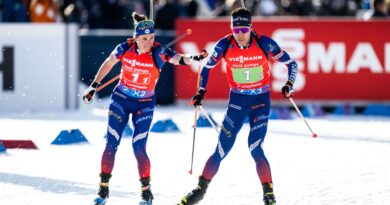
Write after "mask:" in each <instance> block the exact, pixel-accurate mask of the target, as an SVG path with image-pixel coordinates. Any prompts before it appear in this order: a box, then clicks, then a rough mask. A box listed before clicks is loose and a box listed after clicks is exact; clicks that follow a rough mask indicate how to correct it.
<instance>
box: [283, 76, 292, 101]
mask: <svg viewBox="0 0 390 205" xmlns="http://www.w3.org/2000/svg"><path fill="white" fill-rule="evenodd" d="M282 95H283V96H284V97H285V98H289V97H292V96H293V95H294V90H293V83H292V82H291V81H290V80H289V81H287V82H286V84H285V85H284V86H283V87H282Z"/></svg>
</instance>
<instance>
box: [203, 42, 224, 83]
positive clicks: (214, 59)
mask: <svg viewBox="0 0 390 205" xmlns="http://www.w3.org/2000/svg"><path fill="white" fill-rule="evenodd" d="M228 44H229V41H228V39H227V37H224V38H222V39H220V40H219V41H218V42H217V43H216V45H215V46H214V50H213V53H212V55H211V56H210V57H209V59H208V61H207V63H206V65H205V66H204V67H203V68H202V71H201V72H200V82H199V90H205V89H206V86H207V82H208V79H209V73H210V69H212V68H214V67H215V66H216V65H218V64H219V63H220V62H221V60H222V58H223V53H224V51H225V49H227V46H228Z"/></svg>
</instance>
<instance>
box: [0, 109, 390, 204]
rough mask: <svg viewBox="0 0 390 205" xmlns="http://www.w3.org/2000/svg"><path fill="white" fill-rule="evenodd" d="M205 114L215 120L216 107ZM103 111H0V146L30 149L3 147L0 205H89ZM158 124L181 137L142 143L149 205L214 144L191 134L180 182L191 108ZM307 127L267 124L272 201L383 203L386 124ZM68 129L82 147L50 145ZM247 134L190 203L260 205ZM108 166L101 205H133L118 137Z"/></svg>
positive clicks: (182, 187)
mask: <svg viewBox="0 0 390 205" xmlns="http://www.w3.org/2000/svg"><path fill="white" fill-rule="evenodd" d="M96 104H98V103H96ZM94 107H95V108H94ZM205 108H206V109H207V110H208V112H210V113H211V114H212V116H213V117H214V119H215V120H216V121H218V122H221V121H222V118H223V115H224V109H223V108H208V107H207V105H206V107H205ZM106 111H107V110H105V109H104V108H100V109H99V108H96V105H95V106H93V105H92V106H89V107H86V106H85V105H82V108H81V110H80V111H78V112H65V113H58V112H49V111H48V112H46V113H25V112H24V113H8V114H4V113H1V114H0V139H32V140H33V141H34V142H35V143H36V144H37V146H38V147H39V150H10V149H8V150H7V153H6V154H1V155H0V204H1V205H49V204H50V205H53V204H55V205H65V204H66V205H69V204H72V205H78V204H80V205H85V204H92V203H91V202H92V201H93V199H94V198H95V196H96V192H97V188H98V182H99V177H98V173H99V171H100V158H101V154H102V151H103V148H104V143H105V140H104V138H103V136H104V135H105V130H106ZM167 118H171V119H173V120H174V122H176V123H177V125H178V126H179V128H180V130H181V132H179V133H164V134H159V133H153V132H152V133H151V134H150V136H149V142H148V153H149V157H150V159H151V162H152V190H153V192H154V195H155V201H154V204H155V205H174V204H176V203H177V202H179V200H180V199H181V197H182V196H184V195H185V194H186V193H187V192H189V191H190V190H191V189H193V188H194V187H195V185H196V183H197V177H198V176H199V174H201V172H202V169H203V165H204V163H205V161H206V160H207V158H208V156H209V155H210V154H211V153H212V152H213V150H214V147H215V145H216V142H217V134H216V132H215V130H213V129H212V128H199V129H198V131H197V137H196V151H195V162H194V174H193V175H189V174H188V170H189V168H190V160H191V148H192V132H193V130H192V127H191V125H192V124H193V120H192V119H193V109H192V108H191V107H188V106H187V107H186V106H171V107H157V108H156V112H155V118H154V121H157V120H160V119H167ZM308 120H309V123H310V124H311V125H312V127H313V129H314V130H315V131H316V132H317V133H318V136H319V138H318V139H313V138H311V134H310V133H309V131H308V130H307V128H306V127H305V124H304V123H303V122H302V121H301V120H300V119H296V120H271V121H270V123H269V132H268V135H267V138H266V141H265V144H264V149H265V151H266V154H267V156H268V159H269V161H270V163H271V168H272V172H273V179H274V186H275V188H274V189H275V194H276V197H277V201H278V204H280V205H282V204H283V205H287V204H299V205H306V204H307V205H309V204H310V205H317V204H319V205H328V204H329V205H335V204H340V205H347V204H362V205H366V204H370V205H374V204H377V205H384V204H389V203H390V132H389V131H390V118H369V119H368V118H363V117H353V118H351V117H349V118H340V117H338V118H335V117H326V118H322V119H308ZM73 128H78V129H80V130H81V131H82V133H83V134H84V135H85V136H86V137H87V139H88V140H89V142H90V143H89V144H79V145H67V146H54V145H50V143H51V142H52V141H53V140H54V139H55V138H56V136H57V135H58V134H59V132H60V131H61V130H66V129H73ZM248 132H249V126H248V124H246V125H244V127H243V129H242V130H241V132H240V133H239V135H238V138H237V141H236V144H235V146H234V147H233V149H232V151H231V152H230V154H229V156H228V157H227V158H226V159H225V160H224V161H223V163H222V165H221V168H220V171H219V173H218V174H217V175H216V177H215V178H214V180H213V181H212V183H211V185H210V188H209V190H208V193H207V195H206V197H205V199H204V200H203V201H202V202H201V203H200V204H204V205H207V204H213V205H252V204H253V205H255V204H262V190H261V185H260V183H259V180H258V178H257V175H256V172H255V166H254V162H253V160H252V158H251V156H250V154H249V151H248V149H247V134H248ZM116 159H117V160H116V164H115V168H114V172H113V178H112V180H111V183H110V189H111V197H110V199H109V201H108V205H116V204H118V205H119V204H131V205H137V204H138V201H139V198H140V184H139V181H138V174H137V169H136V163H135V158H134V155H133V153H132V148H131V139H130V138H125V139H123V140H122V143H121V145H120V147H119V151H118V153H117V158H116Z"/></svg>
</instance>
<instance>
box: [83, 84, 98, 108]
mask: <svg viewBox="0 0 390 205" xmlns="http://www.w3.org/2000/svg"><path fill="white" fill-rule="evenodd" d="M98 86H99V83H97V82H93V83H92V84H91V85H90V86H89V87H88V88H87V89H86V90H85V92H84V95H83V100H84V102H85V103H87V104H90V103H92V100H93V96H94V95H95V93H96V88H97V87H98Z"/></svg>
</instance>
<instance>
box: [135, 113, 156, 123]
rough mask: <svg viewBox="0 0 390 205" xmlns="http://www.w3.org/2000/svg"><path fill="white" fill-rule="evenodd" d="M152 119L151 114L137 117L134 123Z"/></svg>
mask: <svg viewBox="0 0 390 205" xmlns="http://www.w3.org/2000/svg"><path fill="white" fill-rule="evenodd" d="M152 119H153V115H147V116H143V117H141V118H139V119H138V120H137V121H135V124H139V123H140V122H142V121H145V120H152Z"/></svg>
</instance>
